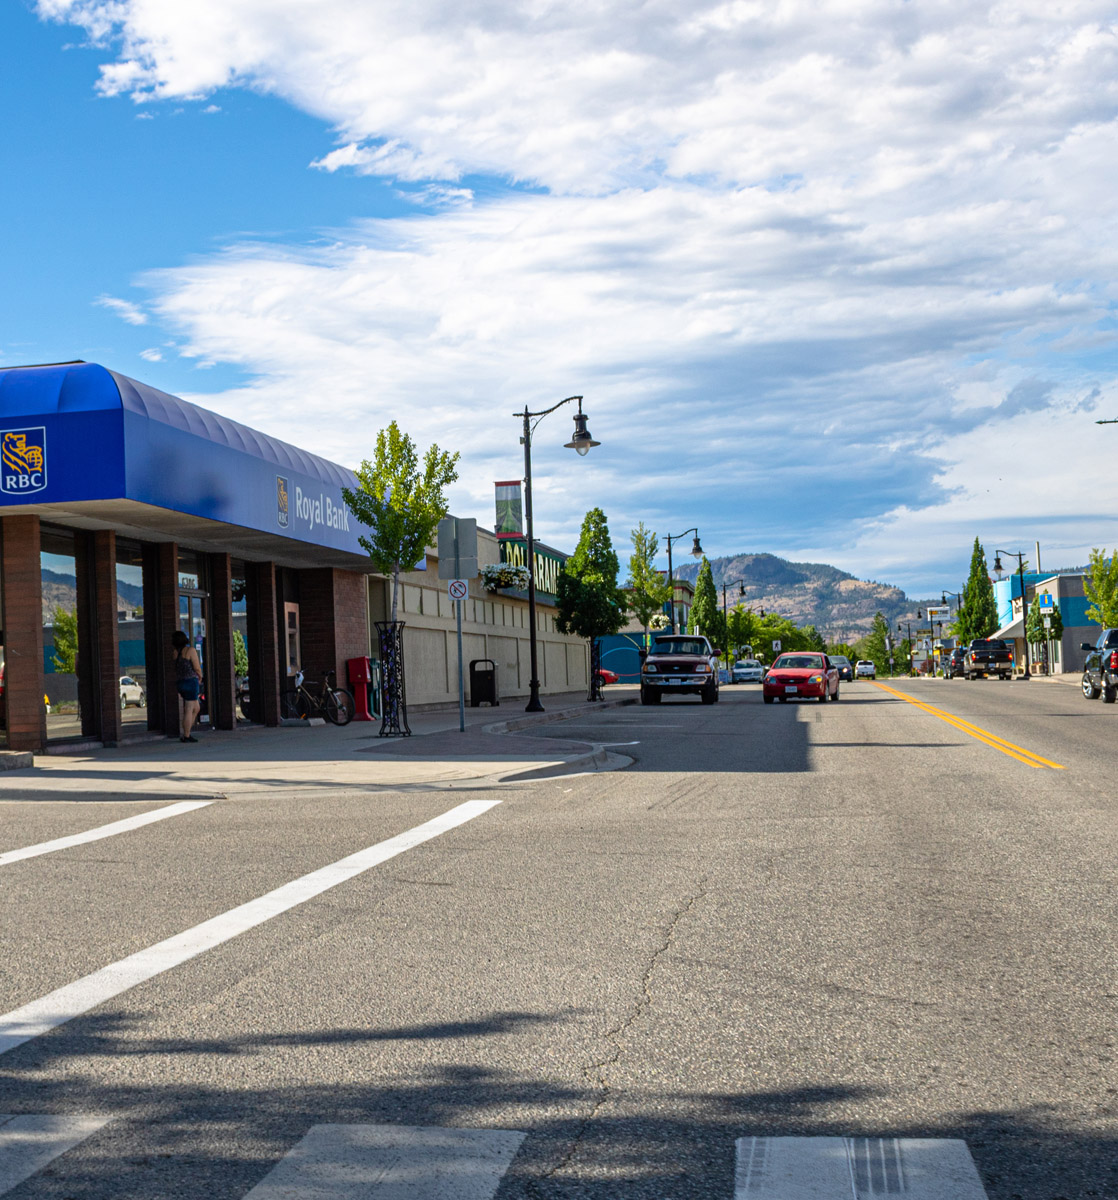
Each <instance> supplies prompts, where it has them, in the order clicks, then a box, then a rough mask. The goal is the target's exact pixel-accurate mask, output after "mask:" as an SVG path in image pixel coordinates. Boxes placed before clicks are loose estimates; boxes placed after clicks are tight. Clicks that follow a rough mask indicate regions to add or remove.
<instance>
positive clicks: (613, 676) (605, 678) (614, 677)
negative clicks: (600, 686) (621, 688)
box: [598, 667, 620, 683]
mask: <svg viewBox="0 0 1118 1200" xmlns="http://www.w3.org/2000/svg"><path fill="white" fill-rule="evenodd" d="M598 679H599V681H600V682H601V683H616V682H617V681H618V679H620V676H619V675H618V674H617V672H616V671H611V670H610V669H609V667H599V668H598Z"/></svg>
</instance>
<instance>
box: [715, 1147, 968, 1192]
mask: <svg viewBox="0 0 1118 1200" xmlns="http://www.w3.org/2000/svg"><path fill="white" fill-rule="evenodd" d="M882 1196H895V1197H904V1198H905V1200H986V1190H985V1188H983V1186H982V1183H981V1181H980V1180H979V1178H978V1171H977V1170H975V1166H974V1161H973V1160H972V1158H971V1156H970V1151H969V1150H968V1149H967V1144H966V1142H963V1141H959V1140H958V1139H955V1138H844V1137H781V1138H766V1137H753V1138H739V1139H738V1142H737V1162H736V1166H735V1171H734V1200H877V1198H878V1197H882Z"/></svg>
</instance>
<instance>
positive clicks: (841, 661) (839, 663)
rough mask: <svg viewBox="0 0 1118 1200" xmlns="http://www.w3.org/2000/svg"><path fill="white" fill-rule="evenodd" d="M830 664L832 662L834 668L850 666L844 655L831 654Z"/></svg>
mask: <svg viewBox="0 0 1118 1200" xmlns="http://www.w3.org/2000/svg"><path fill="white" fill-rule="evenodd" d="M831 662H833V663H834V664H835V666H836V667H848V666H850V659H848V658H847V657H846V655H845V654H832V655H831Z"/></svg>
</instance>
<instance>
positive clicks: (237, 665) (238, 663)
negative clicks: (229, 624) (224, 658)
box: [233, 629, 248, 675]
mask: <svg viewBox="0 0 1118 1200" xmlns="http://www.w3.org/2000/svg"><path fill="white" fill-rule="evenodd" d="M233 673H234V674H235V675H247V674H248V647H247V646H246V645H245V635H244V634H243V633H242V632H241V631H240V630H239V629H234V630H233Z"/></svg>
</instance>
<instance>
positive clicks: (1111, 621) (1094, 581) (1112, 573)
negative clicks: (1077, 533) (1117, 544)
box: [1083, 549, 1118, 629]
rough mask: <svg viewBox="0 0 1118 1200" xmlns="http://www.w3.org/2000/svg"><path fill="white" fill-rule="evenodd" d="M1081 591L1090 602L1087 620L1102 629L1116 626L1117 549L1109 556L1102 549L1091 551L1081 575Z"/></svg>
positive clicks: (1117, 622) (1117, 612)
mask: <svg viewBox="0 0 1118 1200" xmlns="http://www.w3.org/2000/svg"><path fill="white" fill-rule="evenodd" d="M1083 592H1084V594H1085V595H1086V597H1087V599H1088V600H1090V602H1091V606H1090V607H1089V608H1088V609H1087V619H1088V620H1090V621H1094V622H1095V624H1097V625H1101V626H1102V627H1103V628H1104V629H1111V628H1113V627H1114V626H1118V550H1116V551H1114V553H1112V554H1111V556H1110V557H1109V558H1107V557H1106V555H1105V553H1104V551H1102V550H1097V549H1096V550H1092V551H1091V562H1090V565H1089V566H1088V568H1087V571H1086V574H1085V575H1084V576H1083Z"/></svg>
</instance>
